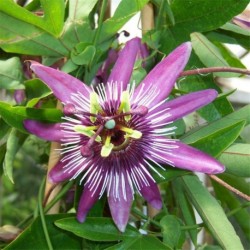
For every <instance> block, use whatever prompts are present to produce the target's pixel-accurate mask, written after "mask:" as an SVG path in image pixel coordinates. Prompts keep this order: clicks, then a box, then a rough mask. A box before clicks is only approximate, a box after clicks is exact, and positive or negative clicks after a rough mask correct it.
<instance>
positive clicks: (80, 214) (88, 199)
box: [76, 185, 101, 223]
mask: <svg viewBox="0 0 250 250" xmlns="http://www.w3.org/2000/svg"><path fill="white" fill-rule="evenodd" d="M100 191H101V185H99V186H98V187H97V190H90V189H89V187H88V186H85V187H84V190H83V193H82V195H81V198H80V201H79V205H78V209H77V216H76V217H77V220H78V221H79V222H81V223H82V222H84V221H85V219H86V215H87V213H88V212H89V210H90V209H91V208H92V207H93V205H94V204H95V203H96V201H97V200H98V198H99V194H100Z"/></svg>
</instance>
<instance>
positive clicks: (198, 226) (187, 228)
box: [181, 223, 203, 230]
mask: <svg viewBox="0 0 250 250" xmlns="http://www.w3.org/2000/svg"><path fill="white" fill-rule="evenodd" d="M201 227H203V223H200V224H195V225H191V226H181V230H192V229H197V228H201Z"/></svg>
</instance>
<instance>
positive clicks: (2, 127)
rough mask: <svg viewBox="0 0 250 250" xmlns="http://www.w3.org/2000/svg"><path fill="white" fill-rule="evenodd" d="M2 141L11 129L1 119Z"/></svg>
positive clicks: (0, 134) (0, 136) (0, 132)
mask: <svg viewBox="0 0 250 250" xmlns="http://www.w3.org/2000/svg"><path fill="white" fill-rule="evenodd" d="M0 128H1V129H0V141H1V140H2V139H3V138H4V137H5V136H6V135H7V132H8V130H9V129H10V127H9V125H8V124H7V123H6V122H5V121H4V120H3V119H2V118H0Z"/></svg>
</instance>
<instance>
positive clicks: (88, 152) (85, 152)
mask: <svg viewBox="0 0 250 250" xmlns="http://www.w3.org/2000/svg"><path fill="white" fill-rule="evenodd" d="M103 127H104V126H103V125H101V126H100V127H99V128H98V129H97V131H96V132H95V134H93V135H92V136H91V137H90V139H89V140H88V142H87V143H86V144H85V145H83V146H82V147H81V149H80V150H81V154H82V156H83V157H90V156H93V154H94V151H93V149H92V147H93V145H94V142H95V141H99V139H98V138H99V137H100V136H99V135H100V133H101V132H102V130H103Z"/></svg>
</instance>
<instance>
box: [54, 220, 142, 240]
mask: <svg viewBox="0 0 250 250" xmlns="http://www.w3.org/2000/svg"><path fill="white" fill-rule="evenodd" d="M55 224H56V226H58V227H59V228H61V229H64V230H66V231H70V232H71V233H73V234H75V235H77V236H79V237H82V238H85V239H88V240H93V241H117V240H124V239H126V238H128V237H129V238H133V237H136V236H137V235H138V234H139V232H138V231H137V230H136V229H135V228H133V227H132V226H130V225H128V226H127V229H126V231H125V232H124V233H122V234H121V232H120V231H119V230H118V229H117V227H116V226H115V225H114V223H113V221H112V219H110V218H104V217H96V218H95V217H89V218H87V219H86V221H85V222H84V223H79V222H78V221H77V220H76V218H75V217H73V218H67V219H62V220H58V221H56V222H55Z"/></svg>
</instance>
